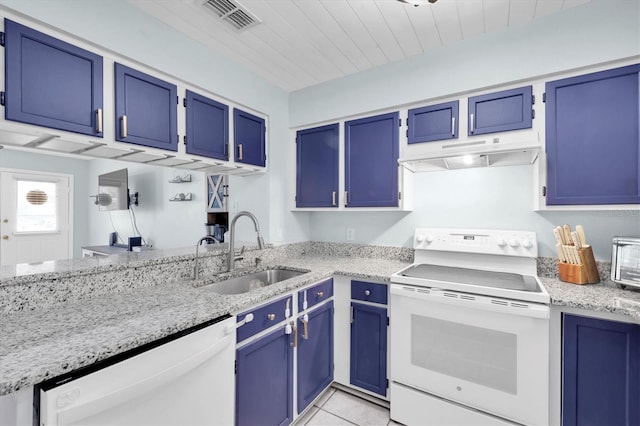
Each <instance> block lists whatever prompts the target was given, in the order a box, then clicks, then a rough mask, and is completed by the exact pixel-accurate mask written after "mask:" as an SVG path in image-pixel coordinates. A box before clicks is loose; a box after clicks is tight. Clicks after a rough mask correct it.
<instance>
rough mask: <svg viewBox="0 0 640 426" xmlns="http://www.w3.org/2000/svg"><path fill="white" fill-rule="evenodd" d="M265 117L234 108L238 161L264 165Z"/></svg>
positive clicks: (235, 144) (234, 132)
mask: <svg viewBox="0 0 640 426" xmlns="http://www.w3.org/2000/svg"><path fill="white" fill-rule="evenodd" d="M266 132H267V129H266V126H265V123H264V119H263V118H260V117H256V116H255V115H252V114H249V113H248V112H244V111H242V110H239V109H237V108H234V109H233V138H234V146H235V152H236V157H235V159H236V161H237V162H238V163H245V164H253V165H255V166H262V167H264V166H265V164H266V162H267V157H266V154H265V134H266Z"/></svg>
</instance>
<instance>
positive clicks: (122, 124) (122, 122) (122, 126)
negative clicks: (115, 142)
mask: <svg viewBox="0 0 640 426" xmlns="http://www.w3.org/2000/svg"><path fill="white" fill-rule="evenodd" d="M120 137H121V138H122V139H124V138H126V137H127V116H126V115H123V116H122V117H120Z"/></svg>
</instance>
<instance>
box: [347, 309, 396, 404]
mask: <svg viewBox="0 0 640 426" xmlns="http://www.w3.org/2000/svg"><path fill="white" fill-rule="evenodd" d="M351 310H352V318H351V366H350V371H351V374H350V376H351V377H350V383H351V384H352V385H354V386H358V387H361V388H363V389H367V390H369V391H371V392H375V393H377V394H380V395H383V396H385V395H386V394H387V325H388V323H387V309H386V308H383V307H377V306H370V305H365V304H361V303H351Z"/></svg>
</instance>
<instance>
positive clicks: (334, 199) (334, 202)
mask: <svg viewBox="0 0 640 426" xmlns="http://www.w3.org/2000/svg"><path fill="white" fill-rule="evenodd" d="M331 205H332V206H335V205H336V191H333V192H332V193H331Z"/></svg>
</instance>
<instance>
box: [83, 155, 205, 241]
mask: <svg viewBox="0 0 640 426" xmlns="http://www.w3.org/2000/svg"><path fill="white" fill-rule="evenodd" d="M88 163H89V192H90V193H91V194H96V193H97V190H98V175H100V174H103V173H108V172H113V171H115V170H119V169H122V168H126V169H127V172H128V176H129V190H130V192H131V194H133V193H135V192H138V193H139V195H138V197H139V205H138V206H133V207H132V209H133V213H134V214H135V217H136V220H137V225H138V230H139V231H140V234H141V235H142V236H143V237H144V239H145V240H146V241H147V244H151V245H153V247H154V248H157V249H164V248H175V247H186V246H192V245H195V243H196V241H198V239H199V238H200V237H202V236H203V235H205V234H206V232H205V227H204V223H205V222H206V214H204V213H203V212H204V211H205V210H206V207H207V198H206V191H205V188H206V182H205V175H204V173H202V172H190V171H184V170H178V169H170V168H166V167H158V166H152V165H147V164H135V163H125V162H119V161H114V160H91V161H89V162H88ZM187 173H189V174H191V182H188V183H179V184H178V183H170V182H169V181H170V180H171V179H172V178H173V177H175V176H184V175H185V174H187ZM179 192H182V193H184V194H186V193H188V192H191V193H192V198H193V200H192V201H169V199H170V198H172V197H174V196H175V195H176V194H177V193H179ZM87 200H88V197H87ZM87 203H89V202H88V201H87ZM132 219H133V217H132V216H131V211H130V210H114V211H100V210H98V207H97V206H95V205H93V203H91V206H90V208H89V229H90V231H89V234H88V238H87V241H86V242H85V244H84V245H105V244H108V242H109V234H110V233H111V232H114V231H116V232H118V235H119V236H120V238H121V242H123V243H125V244H126V243H127V241H128V240H127V239H128V237H133V236H137V235H138V234H137V233H136V232H135V230H134V229H133V224H132ZM112 223H113V225H112Z"/></svg>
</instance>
